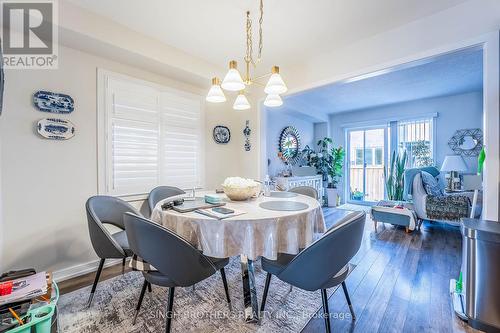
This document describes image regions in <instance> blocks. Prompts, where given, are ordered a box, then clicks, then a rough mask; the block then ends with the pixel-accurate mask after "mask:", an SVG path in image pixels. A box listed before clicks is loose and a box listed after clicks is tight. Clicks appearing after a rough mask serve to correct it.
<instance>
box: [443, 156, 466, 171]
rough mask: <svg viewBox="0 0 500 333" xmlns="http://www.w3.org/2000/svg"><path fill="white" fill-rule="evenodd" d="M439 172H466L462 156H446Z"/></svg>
mask: <svg viewBox="0 0 500 333" xmlns="http://www.w3.org/2000/svg"><path fill="white" fill-rule="evenodd" d="M441 171H444V172H451V171H458V172H465V171H467V165H466V164H465V161H464V159H463V157H462V156H460V155H448V156H446V157H445V158H444V162H443V165H442V166H441Z"/></svg>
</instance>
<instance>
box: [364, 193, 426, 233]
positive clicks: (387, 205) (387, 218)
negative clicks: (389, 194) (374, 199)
mask: <svg viewBox="0 0 500 333" xmlns="http://www.w3.org/2000/svg"><path fill="white" fill-rule="evenodd" d="M371 217H372V220H373V222H374V226H375V232H376V231H377V223H378V222H382V223H390V224H393V225H400V226H403V227H405V229H406V232H410V231H413V230H415V228H418V230H420V225H421V224H422V220H419V219H418V217H417V214H416V213H415V211H414V210H413V205H412V204H411V203H409V202H404V201H389V200H382V201H379V202H378V203H377V204H376V205H375V206H373V207H372V209H371Z"/></svg>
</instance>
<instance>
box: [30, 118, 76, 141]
mask: <svg viewBox="0 0 500 333" xmlns="http://www.w3.org/2000/svg"><path fill="white" fill-rule="evenodd" d="M36 129H37V131H38V134H40V135H41V136H43V137H44V138H46V139H52V140H68V139H71V138H72V137H74V136H75V125H73V123H72V122H70V121H67V120H63V119H57V118H45V119H40V120H39V121H38V124H37V125H36Z"/></svg>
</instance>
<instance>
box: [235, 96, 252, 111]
mask: <svg viewBox="0 0 500 333" xmlns="http://www.w3.org/2000/svg"><path fill="white" fill-rule="evenodd" d="M233 109H235V110H248V109H250V103H249V102H248V99H247V97H246V96H245V94H244V93H243V91H240V93H239V95H238V97H236V100H235V101H234V104H233Z"/></svg>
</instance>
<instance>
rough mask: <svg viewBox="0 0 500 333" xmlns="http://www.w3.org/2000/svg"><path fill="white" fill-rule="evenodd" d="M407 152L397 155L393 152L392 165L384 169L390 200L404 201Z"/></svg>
mask: <svg viewBox="0 0 500 333" xmlns="http://www.w3.org/2000/svg"><path fill="white" fill-rule="evenodd" d="M406 157H407V155H406V150H404V151H403V152H402V153H401V152H400V153H398V154H397V155H396V151H393V152H392V156H391V164H390V165H389V167H388V168H387V169H385V168H384V179H385V189H386V192H387V198H388V199H389V200H394V201H401V200H403V188H404V172H405V166H406Z"/></svg>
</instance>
